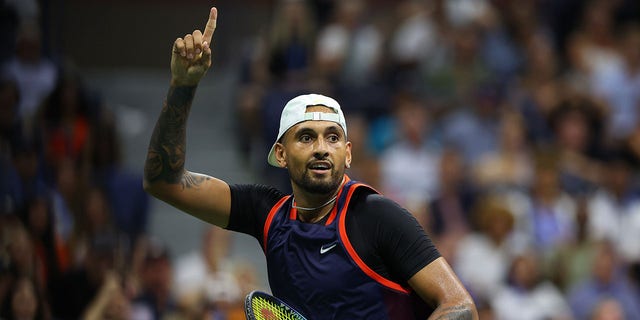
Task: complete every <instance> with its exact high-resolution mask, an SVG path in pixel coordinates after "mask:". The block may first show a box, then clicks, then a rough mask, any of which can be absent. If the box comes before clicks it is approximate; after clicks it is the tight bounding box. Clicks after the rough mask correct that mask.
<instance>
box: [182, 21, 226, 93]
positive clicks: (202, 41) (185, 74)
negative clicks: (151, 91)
mask: <svg viewBox="0 0 640 320" xmlns="http://www.w3.org/2000/svg"><path fill="white" fill-rule="evenodd" d="M217 19H218V9H216V8H211V10H210V12H209V21H207V25H206V26H205V28H204V34H202V32H200V30H195V31H193V33H191V34H187V35H186V36H184V38H178V39H176V41H175V42H174V43H173V53H172V54H171V85H174V86H195V85H197V84H198V82H200V79H202V77H203V76H204V75H205V73H207V70H208V69H209V67H210V66H211V48H210V47H209V46H210V45H211V38H212V37H213V32H214V31H215V30H216V20H217Z"/></svg>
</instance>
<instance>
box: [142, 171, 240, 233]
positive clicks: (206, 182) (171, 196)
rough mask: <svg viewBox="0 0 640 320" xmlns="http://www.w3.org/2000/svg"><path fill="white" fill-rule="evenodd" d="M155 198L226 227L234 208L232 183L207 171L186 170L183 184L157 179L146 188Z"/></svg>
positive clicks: (182, 180) (201, 218) (181, 182)
mask: <svg viewBox="0 0 640 320" xmlns="http://www.w3.org/2000/svg"><path fill="white" fill-rule="evenodd" d="M147 190H148V191H149V193H151V194H152V195H153V196H155V197H156V198H158V199H160V200H162V201H164V202H166V203H168V204H170V205H172V206H174V207H176V208H178V209H180V210H182V211H184V212H186V213H188V214H190V215H192V216H194V217H196V218H198V219H200V220H203V221H206V222H208V223H211V224H214V225H217V226H220V227H223V228H224V227H226V226H227V224H228V223H229V214H230V211H231V191H230V189H229V185H228V184H227V183H226V182H224V181H222V180H220V179H216V178H213V177H210V176H207V175H204V174H199V173H194V172H189V171H185V173H184V175H183V176H182V179H181V181H180V183H177V184H169V183H164V182H156V183H155V184H154V186H153V188H147Z"/></svg>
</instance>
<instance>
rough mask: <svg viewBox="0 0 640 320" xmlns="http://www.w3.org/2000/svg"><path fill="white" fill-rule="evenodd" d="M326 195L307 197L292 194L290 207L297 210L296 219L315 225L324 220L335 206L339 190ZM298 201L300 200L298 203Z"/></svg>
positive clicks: (307, 195)
mask: <svg viewBox="0 0 640 320" xmlns="http://www.w3.org/2000/svg"><path fill="white" fill-rule="evenodd" d="M341 187H342V184H341V185H340V187H339V188H337V189H336V190H335V191H333V192H332V193H330V194H328V195H309V194H305V193H302V194H300V193H298V197H297V196H296V192H294V196H293V204H292V207H293V208H295V209H297V210H298V217H299V218H300V220H302V221H303V222H310V223H315V222H318V221H320V220H322V218H324V217H325V216H326V215H327V214H329V212H331V209H332V208H333V206H334V205H335V203H336V201H337V198H338V192H339V191H340V188H341ZM298 200H300V201H299V202H298Z"/></svg>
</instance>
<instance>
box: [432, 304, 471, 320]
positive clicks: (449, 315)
mask: <svg viewBox="0 0 640 320" xmlns="http://www.w3.org/2000/svg"><path fill="white" fill-rule="evenodd" d="M429 319H434V320H471V319H473V312H472V311H471V307H470V306H468V305H462V306H453V307H446V308H444V309H440V308H438V309H436V311H435V312H434V313H433V314H432V315H431V317H430V318H429Z"/></svg>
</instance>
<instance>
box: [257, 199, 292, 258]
mask: <svg viewBox="0 0 640 320" xmlns="http://www.w3.org/2000/svg"><path fill="white" fill-rule="evenodd" d="M289 197H291V196H290V195H289V196H284V197H282V198H281V199H280V200H278V202H276V204H274V205H273V207H271V210H270V211H269V215H267V220H266V221H265V222H264V229H263V240H262V249H263V250H264V252H265V253H267V235H268V234H269V227H271V221H273V217H275V216H276V213H277V212H278V210H279V209H280V207H282V204H283V203H284V202H285V201H287V199H289Z"/></svg>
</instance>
